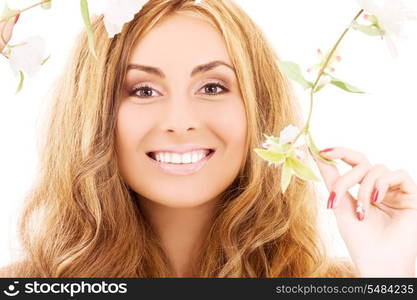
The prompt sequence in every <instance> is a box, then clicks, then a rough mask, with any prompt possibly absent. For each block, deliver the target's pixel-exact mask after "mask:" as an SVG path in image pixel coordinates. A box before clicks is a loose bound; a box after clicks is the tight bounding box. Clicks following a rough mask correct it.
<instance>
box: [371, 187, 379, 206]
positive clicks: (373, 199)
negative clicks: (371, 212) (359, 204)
mask: <svg viewBox="0 0 417 300" xmlns="http://www.w3.org/2000/svg"><path fill="white" fill-rule="evenodd" d="M378 194H379V191H378V189H377V188H375V189H374V191H373V192H372V202H374V203H375V202H376V201H378Z"/></svg>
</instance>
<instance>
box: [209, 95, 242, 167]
mask: <svg viewBox="0 0 417 300" xmlns="http://www.w3.org/2000/svg"><path fill="white" fill-rule="evenodd" d="M210 127H211V128H213V129H214V131H215V132H216V134H217V135H218V136H219V137H220V139H221V140H222V141H223V144H224V145H225V146H226V148H225V150H226V151H227V153H228V152H233V153H234V154H235V156H236V158H239V159H240V157H241V156H242V154H243V152H244V150H245V149H244V146H245V139H246V132H247V119H246V113H245V107H244V105H243V103H242V100H235V101H233V102H230V103H228V104H227V105H224V106H223V107H221V109H220V110H219V111H218V112H216V113H213V114H212V116H211V118H210Z"/></svg>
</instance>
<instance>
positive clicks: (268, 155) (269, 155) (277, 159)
mask: <svg viewBox="0 0 417 300" xmlns="http://www.w3.org/2000/svg"><path fill="white" fill-rule="evenodd" d="M254 151H255V152H256V154H258V155H259V156H260V157H261V158H262V159H264V160H267V161H270V162H273V163H281V162H283V161H284V159H285V154H284V153H276V152H273V151H270V150H265V149H259V148H255V149H254Z"/></svg>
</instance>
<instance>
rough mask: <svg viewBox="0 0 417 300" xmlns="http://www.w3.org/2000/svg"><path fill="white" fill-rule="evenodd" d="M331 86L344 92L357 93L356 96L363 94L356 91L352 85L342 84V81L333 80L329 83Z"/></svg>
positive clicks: (360, 91) (358, 90)
mask: <svg viewBox="0 0 417 300" xmlns="http://www.w3.org/2000/svg"><path fill="white" fill-rule="evenodd" d="M330 83H331V84H333V85H334V86H337V87H338V88H340V89H342V90H345V91H347V92H350V93H357V94H365V92H364V91H362V90H360V89H358V88H357V87H354V86H353V85H351V84H349V83H346V82H343V81H342V80H339V79H336V78H333V79H332V81H331V82H330Z"/></svg>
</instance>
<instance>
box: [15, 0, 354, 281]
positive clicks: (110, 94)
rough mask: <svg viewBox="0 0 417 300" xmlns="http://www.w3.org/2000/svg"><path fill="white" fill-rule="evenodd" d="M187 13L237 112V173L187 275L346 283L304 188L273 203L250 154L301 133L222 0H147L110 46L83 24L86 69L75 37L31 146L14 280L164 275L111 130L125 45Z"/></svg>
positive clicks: (269, 62) (264, 170)
mask: <svg viewBox="0 0 417 300" xmlns="http://www.w3.org/2000/svg"><path fill="white" fill-rule="evenodd" d="M180 11H190V12H194V13H195V14H197V15H198V16H201V17H202V18H205V19H206V20H208V21H209V22H211V24H213V26H214V27H215V28H216V29H217V30H218V31H219V32H220V33H221V34H222V36H223V37H224V41H225V44H226V47H227V50H228V52H229V55H230V57H231V60H232V62H233V65H234V67H235V70H236V75H237V78H238V82H239V87H240V90H241V94H242V98H243V100H244V104H245V107H246V114H247V120H248V136H247V139H246V140H247V143H246V150H247V151H246V155H245V164H244V166H243V168H242V169H241V170H240V173H239V174H238V176H237V177H236V179H235V181H234V182H233V183H232V184H231V185H230V186H229V187H228V189H227V190H225V191H224V192H223V193H222V195H221V196H222V197H221V199H222V201H221V203H222V205H221V206H220V207H219V208H218V211H216V214H215V218H214V219H213V224H212V226H211V229H210V231H209V236H208V237H207V238H205V244H204V245H203V247H202V248H201V250H200V253H199V258H200V259H199V260H198V261H199V262H201V263H200V264H198V265H196V266H195V270H194V273H195V276H196V277H355V276H356V274H357V273H356V270H355V268H354V266H353V265H352V264H351V262H350V261H349V260H346V261H345V260H340V259H336V258H334V257H331V256H330V255H329V254H328V252H327V250H326V246H325V242H324V241H323V239H322V237H321V234H320V232H319V229H318V228H319V223H318V204H319V201H318V197H317V192H316V190H315V187H314V186H313V185H312V184H311V183H309V182H305V181H302V180H300V179H298V178H297V177H294V178H293V180H292V181H291V183H290V185H289V187H288V190H287V191H286V193H285V194H282V193H281V190H280V168H272V167H266V163H265V161H263V160H261V159H260V158H259V157H258V156H257V155H256V153H255V152H254V151H253V148H256V147H259V145H261V144H262V142H263V140H264V137H263V135H262V134H263V133H266V134H269V135H276V134H277V133H278V132H280V130H282V129H283V128H284V127H285V126H286V125H288V124H294V125H296V126H299V127H301V126H302V125H303V124H302V120H301V119H302V118H301V114H300V112H301V110H300V107H298V104H297V101H295V97H294V93H293V92H292V91H291V85H290V83H289V82H288V81H287V79H286V78H285V77H284V76H283V74H282V73H281V72H280V70H279V68H278V66H277V60H278V57H277V55H276V54H275V53H274V51H273V49H272V48H271V46H270V45H269V44H268V42H267V40H266V38H265V37H264V35H263V33H262V31H261V30H260V29H259V28H258V27H257V25H256V24H254V22H253V21H252V20H251V19H250V18H249V16H248V15H246V14H245V12H244V11H243V10H242V9H241V8H239V7H238V6H237V5H236V4H235V3H234V2H233V1H231V0H210V1H203V2H202V3H201V4H199V5H196V4H195V3H194V0H150V1H149V2H148V3H147V4H146V5H145V6H144V7H143V9H142V10H141V11H140V12H139V13H138V14H136V16H135V18H134V20H133V21H131V22H130V23H128V24H126V25H125V26H124V28H123V31H122V32H121V33H120V34H118V35H117V36H115V37H114V38H113V39H109V38H107V33H106V31H105V28H104V25H103V20H102V16H100V17H95V19H94V20H93V31H94V36H95V45H96V51H97V56H98V60H95V58H94V57H93V56H92V55H91V54H90V52H89V49H88V46H87V45H88V41H87V34H86V32H82V33H81V34H80V35H79V37H78V40H77V43H76V46H75V48H74V49H73V52H72V54H71V59H70V60H69V61H68V63H67V67H66V71H65V72H64V73H63V74H62V75H61V77H60V78H59V79H58V80H57V82H56V85H55V90H54V93H53V97H52V101H53V103H52V105H51V106H50V110H49V111H47V115H48V116H49V118H48V119H47V122H46V123H45V124H44V125H45V126H46V127H45V130H44V131H42V133H43V134H44V135H43V136H42V139H41V148H40V150H41V151H40V161H39V166H40V167H39V171H38V174H39V175H38V178H37V180H36V182H35V183H34V185H33V187H32V189H31V190H30V192H29V193H28V194H27V197H26V199H25V200H26V202H25V206H24V209H23V211H22V213H21V215H20V217H19V241H20V242H21V247H22V253H23V255H22V257H21V259H20V262H18V263H15V264H13V265H12V267H9V268H8V275H9V276H15V277H174V276H175V275H174V274H175V273H174V271H173V268H172V266H171V265H170V263H169V261H168V259H167V256H166V255H165V253H164V251H163V250H162V247H161V244H160V240H159V238H158V236H157V235H156V234H155V232H154V231H153V229H152V227H151V226H150V223H149V222H148V220H146V218H145V217H144V215H143V214H142V212H141V211H140V209H139V206H138V205H137V197H136V196H137V195H136V194H135V193H134V192H133V191H132V190H131V189H130V188H129V187H128V186H127V185H126V184H125V182H124V181H123V178H122V177H121V175H120V173H119V170H118V166H117V153H116V151H115V128H116V117H117V111H118V102H117V99H118V98H119V97H120V94H121V90H122V83H123V81H124V78H125V73H126V68H127V63H128V57H129V55H130V53H131V51H132V49H133V46H134V44H135V43H136V42H137V41H138V40H140V39H141V38H142V37H143V36H144V35H145V34H147V33H148V32H149V31H150V30H152V28H153V27H154V26H155V25H156V24H158V22H160V21H162V20H163V19H164V18H165V17H168V16H169V15H171V14H173V13H175V12H180Z"/></svg>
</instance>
